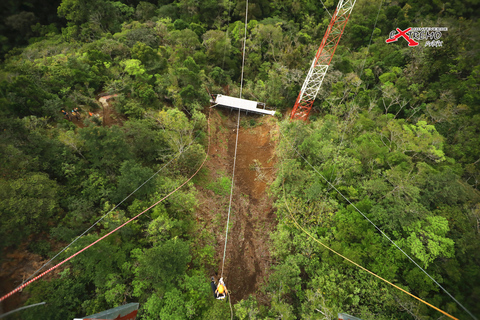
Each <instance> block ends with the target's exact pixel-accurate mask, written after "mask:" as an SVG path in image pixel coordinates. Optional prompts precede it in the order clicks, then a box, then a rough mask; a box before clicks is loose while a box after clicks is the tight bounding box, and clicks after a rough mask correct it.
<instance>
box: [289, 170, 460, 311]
mask: <svg viewBox="0 0 480 320" xmlns="http://www.w3.org/2000/svg"><path fill="white" fill-rule="evenodd" d="M282 170H283V166H282ZM282 185H283V198H284V200H285V206H286V208H287V211H288V212H289V214H290V217H291V218H292V220H293V222H294V224H295V226H296V227H297V229H299V230H301V231H303V232H304V233H305V234H307V235H308V236H309V237H310V238H312V239H313V240H314V241H315V242H317V243H319V244H320V245H322V246H323V247H324V248H326V249H328V250H330V251H331V252H333V253H335V254H336V255H338V256H340V257H342V258H343V259H345V260H347V261H348V262H350V263H352V264H353V265H355V266H357V267H359V268H360V269H362V270H364V271H366V272H368V273H370V274H371V275H373V276H375V277H377V278H378V279H380V280H382V281H384V282H386V283H388V284H389V285H391V286H393V287H394V288H396V289H398V290H400V291H402V292H404V293H406V294H408V295H409V296H411V297H413V298H415V299H417V300H418V301H420V302H422V303H424V304H426V305H427V306H429V307H431V308H433V309H435V310H437V311H439V312H441V313H443V314H444V315H446V316H447V317H449V318H451V319H455V320H458V318H455V317H454V316H452V315H450V314H448V313H446V312H445V311H443V310H441V309H439V308H437V307H435V306H434V305H432V304H430V303H428V302H426V301H425V300H422V299H420V298H419V297H417V296H415V295H413V294H411V293H410V292H408V291H406V290H404V289H402V288H400V287H399V286H397V285H395V284H393V283H391V282H390V281H388V280H386V279H384V278H382V277H380V276H379V275H377V274H376V273H373V272H372V271H370V270H368V269H367V268H365V267H362V266H361V265H359V264H358V263H356V262H354V261H352V260H350V259H348V258H347V257H345V256H343V255H342V254H340V253H338V252H337V251H335V250H333V249H332V248H330V247H328V246H327V245H325V244H324V243H322V242H321V241H320V240H318V239H317V238H315V237H314V236H313V235H312V234H310V233H309V232H308V231H307V230H305V229H304V228H303V227H302V226H301V225H300V224H299V223H298V222H297V220H296V219H295V217H294V216H293V213H292V211H291V210H290V208H289V206H288V202H287V197H286V194H285V185H284V181H283V182H282Z"/></svg>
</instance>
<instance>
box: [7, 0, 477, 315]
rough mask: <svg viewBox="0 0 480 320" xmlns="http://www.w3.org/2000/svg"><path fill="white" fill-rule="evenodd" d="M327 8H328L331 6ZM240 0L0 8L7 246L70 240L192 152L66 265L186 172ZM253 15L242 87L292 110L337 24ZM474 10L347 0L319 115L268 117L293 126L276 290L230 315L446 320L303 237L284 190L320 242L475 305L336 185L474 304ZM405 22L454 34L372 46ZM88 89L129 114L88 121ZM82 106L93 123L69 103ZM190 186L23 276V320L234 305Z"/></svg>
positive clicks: (311, 14) (235, 77) (235, 69)
mask: <svg viewBox="0 0 480 320" xmlns="http://www.w3.org/2000/svg"><path fill="white" fill-rule="evenodd" d="M323 2H324V4H325V6H326V8H327V9H328V10H329V11H330V12H333V11H334V9H335V6H336V1H333V0H326V1H323ZM245 5H246V2H245V1H244V0H235V1H233V0H222V1H218V0H204V1H193V0H173V1H171V0H158V1H136V0H121V1H109V0H61V1H51V2H48V4H45V2H43V1H37V0H26V1H22V2H17V1H13V0H9V1H3V3H2V6H3V7H2V10H1V11H0V12H1V14H0V15H1V17H2V19H1V20H2V24H1V25H0V46H1V47H0V53H1V61H2V62H1V69H0V106H1V109H0V150H1V151H0V155H1V156H0V162H1V163H0V172H1V175H0V218H1V220H0V221H1V223H0V235H1V236H0V247H1V248H3V251H2V256H1V257H2V259H4V258H5V256H4V254H5V252H6V251H8V250H14V249H15V248H18V247H20V246H21V245H22V244H25V243H28V246H27V250H29V251H30V252H33V253H37V254H40V255H42V256H43V257H45V258H49V257H52V256H53V255H54V254H55V253H56V250H54V248H53V247H52V245H51V244H52V243H56V242H58V243H68V242H70V241H71V240H73V239H74V238H75V237H76V236H77V235H79V234H80V233H81V232H83V231H84V230H85V229H86V228H87V227H88V226H90V224H91V223H93V222H94V221H96V220H97V219H98V217H100V216H102V215H103V214H105V213H106V212H108V211H109V210H111V209H112V208H113V207H114V205H115V204H117V203H119V202H120V201H121V200H122V199H123V198H124V197H125V196H127V195H128V194H129V193H130V192H131V191H132V190H133V189H134V188H135V187H136V186H138V185H140V184H141V183H142V182H143V181H145V180H146V179H147V178H148V177H150V176H151V175H152V174H153V173H154V172H156V171H158V170H159V169H160V168H161V167H162V166H163V165H165V164H166V163H167V162H168V161H169V160H171V159H172V158H173V157H174V156H175V155H176V154H178V153H179V152H180V151H183V150H186V151H185V152H184V153H183V154H182V155H181V156H180V158H179V159H178V161H175V162H173V164H172V165H169V166H168V168H167V169H165V170H162V171H160V173H159V174H158V175H157V176H156V177H155V178H154V179H152V180H151V181H150V182H149V183H147V185H145V186H144V188H142V189H141V190H140V191H139V192H137V193H136V194H135V196H134V197H132V198H129V199H128V200H127V201H125V202H124V203H122V205H121V206H120V207H118V208H117V209H116V210H115V211H114V212H112V214H110V215H109V216H107V218H106V219H104V220H103V221H102V222H101V223H100V224H99V225H98V226H97V227H96V228H95V229H93V230H92V232H90V233H89V234H88V235H87V236H85V237H83V238H82V239H81V240H79V241H78V242H76V243H75V245H74V246H73V247H72V248H70V249H69V250H67V251H66V252H65V253H64V254H62V255H61V256H60V257H59V258H60V259H61V258H64V257H66V256H67V255H69V254H71V253H73V252H75V250H79V249H80V248H82V247H83V246H84V245H86V244H88V243H90V242H92V241H94V240H96V239H98V238H99V237H101V236H102V235H103V234H105V233H107V232H108V231H110V230H112V229H113V228H114V227H116V226H118V225H119V224H121V223H123V222H125V221H126V220H128V219H129V218H131V217H133V216H134V215H136V214H137V213H138V212H140V211H141V210H143V209H145V208H147V207H148V206H149V205H150V204H151V203H153V202H155V201H156V199H158V198H159V197H160V196H162V195H165V194H167V193H168V192H169V191H171V190H172V189H173V188H174V187H176V186H177V185H179V184H180V183H181V182H183V181H184V180H185V179H186V178H187V177H189V176H190V175H191V174H192V173H193V172H194V170H195V169H196V167H197V166H198V165H199V164H200V162H201V161H202V160H203V158H204V157H205V146H206V144H207V139H206V137H207V133H206V114H205V113H204V107H205V106H207V105H208V102H209V96H208V94H207V92H206V90H205V87H208V88H210V89H211V91H212V92H223V90H224V88H226V87H227V86H228V88H229V90H230V94H231V95H236V94H237V93H238V92H239V81H240V72H241V60H242V53H241V52H242V41H243V30H244V23H243V21H244V15H245V13H244V12H245ZM380 5H381V7H380ZM379 7H380V10H379ZM378 10H379V11H378ZM248 12H249V13H248V21H249V22H248V36H247V41H246V56H245V63H246V65H245V86H244V95H245V97H246V98H251V99H255V100H259V101H264V102H266V103H267V105H269V106H270V107H273V108H276V109H277V110H278V111H279V113H283V114H284V115H286V114H287V110H288V109H289V108H291V107H292V106H293V104H294V102H295V99H296V97H297V94H298V92H299V90H300V87H301V85H302V83H303V80H304V77H305V73H306V71H307V70H308V68H309V67H310V64H311V60H312V58H313V56H314V54H315V52H316V50H317V48H318V45H319V44H320V42H321V40H322V38H323V35H324V32H325V30H326V27H327V25H328V23H329V20H330V17H329V15H328V13H327V12H326V10H325V9H324V7H323V6H322V5H321V3H320V2H319V1H312V0H271V1H267V0H251V1H249V11H248ZM479 13H480V4H479V3H478V1H474V0H466V1H460V0H452V1H449V2H440V1H436V0H427V1H419V0H408V1H407V0H399V1H392V0H386V1H379V0H375V1H363V0H357V3H356V5H355V8H354V10H353V13H352V15H351V18H350V21H349V22H348V24H347V27H346V29H345V33H344V35H343V37H342V39H341V42H340V46H339V47H338V48H337V51H336V54H335V56H334V58H333V61H332V64H331V66H330V70H329V71H328V74H327V76H326V78H325V82H324V85H323V87H322V89H321V91H320V92H319V96H318V97H317V100H316V102H315V104H314V112H313V113H312V115H311V117H310V121H309V122H308V123H303V122H297V121H294V122H290V121H289V120H285V117H283V118H282V117H281V116H279V124H280V130H281V131H282V133H283V135H284V136H282V135H281V138H280V141H279V144H278V150H277V155H278V159H279V162H278V164H277V179H276V181H275V182H274V183H273V184H272V185H271V186H270V192H271V193H272V194H273V195H275V196H276V203H275V205H276V210H277V211H276V213H277V216H278V225H277V228H276V231H275V232H274V233H273V234H272V236H271V240H272V244H271V251H272V255H273V257H274V267H273V269H272V270H271V273H270V277H269V279H268V281H267V282H266V283H265V286H264V288H263V289H262V290H264V292H265V293H266V294H267V295H268V296H269V297H270V301H269V303H268V304H262V303H259V302H258V301H257V300H256V299H255V297H253V296H251V297H249V298H248V299H244V300H242V301H240V302H238V303H237V304H235V305H234V306H233V308H234V314H235V318H236V319H320V318H325V319H335V318H336V314H337V312H345V313H349V314H351V315H354V316H357V317H360V318H362V319H437V318H439V316H440V314H438V313H437V312H436V311H434V310H432V309H430V308H428V307H426V306H424V305H422V304H420V303H418V302H416V301H415V300H412V299H411V298H409V297H407V296H405V295H404V294H402V293H400V292H398V291H396V290H395V289H393V288H391V287H389V286H387V285H385V284H383V283H381V282H379V281H377V280H375V279H374V278H372V277H371V276H369V275H368V274H366V273H364V272H362V271H359V270H358V269H357V268H355V267H354V266H352V265H350V264H348V263H347V262H344V261H343V260H342V259H340V258H338V257H337V256H334V255H333V254H331V253H329V252H328V251H326V250H325V249H323V248H322V247H321V246H319V245H318V244H317V243H315V242H313V241H312V240H311V239H310V238H308V237H307V236H306V235H305V234H304V233H303V232H302V231H299V230H298V229H297V228H296V227H295V226H294V224H293V223H292V216H291V215H290V213H289V211H287V208H286V203H288V206H289V208H290V209H291V212H292V214H293V218H295V219H296V220H297V221H298V222H299V224H301V225H302V226H304V227H305V228H307V229H308V230H309V231H310V232H312V233H313V234H314V235H315V236H316V237H317V238H318V239H320V240H321V241H323V242H324V243H326V244H327V245H329V246H331V247H332V248H333V249H335V250H337V251H339V252H340V253H342V254H343V255H345V256H347V257H349V258H351V259H353V260H355V261H356V262H358V263H360V264H362V265H363V266H365V267H367V268H368V269H370V270H372V271H374V272H376V273H378V274H379V275H380V276H382V277H385V278H387V279H389V280H390V281H392V282H394V283H396V284H397V285H399V286H401V287H403V288H405V289H407V290H408V291H410V292H412V293H413V294H415V295H418V296H419V297H421V298H423V299H426V300H428V301H429V302H431V303H433V304H434V305H436V306H438V307H440V308H442V309H444V310H445V311H447V312H449V313H451V314H453V315H455V316H457V317H459V318H460V319H470V317H469V316H468V314H467V313H465V312H464V311H463V310H462V309H461V308H460V307H459V306H458V305H457V304H456V303H455V302H454V301H453V300H451V299H450V297H448V296H447V295H446V294H445V293H444V292H443V291H441V290H440V289H439V288H438V287H437V286H436V285H435V284H433V283H432V281H430V280H429V279H428V278H427V277H426V276H425V275H424V274H423V273H422V272H421V271H420V270H419V269H418V268H416V267H415V266H414V265H413V264H412V263H411V262H410V261H409V260H408V259H407V258H406V257H405V256H404V255H403V254H402V253H401V252H399V251H398V250H397V249H395V248H394V246H393V245H392V244H391V243H389V242H388V241H387V240H386V239H385V238H384V237H382V235H381V234H380V233H379V232H378V231H376V230H375V228H374V227H373V226H372V225H371V224H370V223H369V222H368V221H367V220H366V219H364V218H363V217H362V216H361V215H360V214H359V213H358V212H357V211H356V210H355V209H354V208H353V207H352V205H351V204H349V203H348V202H347V201H345V199H344V198H343V197H342V196H340V195H339V193H337V191H336V190H335V189H334V188H333V187H332V186H335V188H336V189H338V190H339V191H341V192H342V194H344V195H345V196H346V197H347V198H348V199H349V200H350V201H351V202H352V203H353V204H354V205H355V206H356V207H357V208H359V209H360V210H361V211H362V212H363V213H364V214H365V215H366V216H367V217H368V218H369V219H370V220H371V221H372V222H374V223H375V224H376V225H377V226H379V227H380V228H381V229H382V230H383V231H384V232H385V233H386V234H388V236H389V237H390V238H391V239H392V240H394V241H395V242H396V243H397V244H398V245H399V246H400V247H402V248H403V249H404V250H405V251H406V252H407V253H408V254H409V255H411V256H412V257H413V258H414V259H415V261H416V262H417V263H418V264H419V265H421V266H422V267H423V268H424V269H425V270H426V271H427V272H429V273H430V274H431V275H432V276H433V277H434V278H435V279H436V280H437V281H438V282H439V283H441V284H442V286H443V287H445V288H446V289H447V290H448V291H449V292H450V293H451V294H452V295H453V296H455V297H456V299H458V300H459V301H460V302H462V304H464V306H465V307H467V308H468V309H469V310H470V311H471V312H472V313H473V314H476V315H479V314H480V235H479V233H480V193H479V187H480V147H479V146H480V87H479V86H480V65H479V63H478V62H479V61H480V59H479V58H480V33H479V32H478V30H480V22H479V20H478V18H479ZM416 26H432V27H437V26H438V27H447V28H448V31H447V32H443V33H442V37H441V39H440V40H441V41H442V42H443V43H442V46H441V47H425V46H424V42H421V45H420V46H418V47H408V46H407V43H406V42H405V41H404V40H403V39H400V40H399V41H398V42H397V43H390V44H386V43H385V40H386V39H387V38H388V35H389V33H390V32H391V31H392V30H395V28H397V27H398V28H401V29H402V30H403V29H404V28H407V27H416ZM101 93H107V94H118V95H119V96H118V97H117V98H116V100H115V104H114V105H115V111H116V112H115V116H116V117H118V118H119V121H118V122H119V123H120V122H121V123H122V125H121V126H120V125H118V124H114V125H110V126H104V125H102V121H101V119H99V118H96V117H89V118H88V119H87V117H86V115H87V114H88V112H92V113H95V112H97V111H98V110H99V108H100V106H99V105H98V103H97V98H98V95H99V94H101ZM74 108H79V110H80V112H81V115H82V120H84V121H83V123H84V125H82V126H78V125H76V124H75V123H74V122H72V121H71V120H69V119H66V118H65V117H64V116H63V114H62V113H61V110H67V111H70V110H73V109H74ZM120 120H121V121H120ZM292 146H294V147H295V148H296V149H297V150H298V152H299V153H297V152H296V151H295V150H294V149H293V148H292ZM300 155H301V156H300ZM307 161H308V163H307ZM310 164H311V166H310ZM317 171H318V172H319V173H320V174H321V175H323V176H324V177H326V179H327V180H328V181H329V182H330V183H327V182H326V181H325V180H324V179H323V178H322V177H321V176H320V175H319V174H318V173H317ZM196 192H197V191H196V189H195V187H194V185H192V184H189V185H188V187H186V188H184V189H181V190H180V191H179V192H177V194H176V196H175V197H171V198H169V199H168V200H167V201H166V202H164V203H162V204H160V205H159V206H157V207H156V208H155V209H154V210H152V211H151V212H150V213H149V214H147V215H145V216H142V217H141V218H140V219H139V220H138V221H135V222H133V223H131V224H129V225H128V226H127V227H125V228H123V229H122V230H121V231H120V232H117V233H116V234H114V235H112V236H110V237H109V238H107V240H105V241H102V242H100V243H99V244H98V245H97V248H96V250H90V251H86V252H85V253H83V254H81V255H79V256H78V257H76V258H75V263H74V264H71V265H68V266H67V267H66V268H64V269H63V270H62V272H61V273H60V274H58V275H56V276H55V277H53V278H52V279H50V280H48V281H38V282H35V283H33V284H32V285H31V286H29V287H28V289H26V290H27V292H28V293H29V294H30V296H31V298H30V299H29V301H27V304H31V303H35V302H41V301H46V302H47V305H46V306H45V308H41V309H37V310H26V311H24V312H22V314H21V315H17V316H16V317H17V318H21V319H52V320H53V319H73V318H74V317H79V316H85V315H88V314H93V313H96V312H99V311H102V310H105V309H108V308H112V307H116V306H118V305H120V304H122V303H124V302H140V305H141V309H140V312H139V319H211V318H213V317H217V318H228V317H229V316H230V309H229V307H228V304H224V303H218V302H217V301H215V300H213V299H212V298H211V291H210V287H209V284H208V281H209V279H208V276H209V275H208V273H207V270H208V269H209V268H211V267H212V266H214V265H215V261H214V259H213V254H214V250H215V248H214V245H215V244H214V243H213V242H212V236H211V235H210V234H207V233H206V232H203V231H202V230H199V229H198V226H197V225H196V223H195V220H194V219H192V218H191V217H192V213H193V212H194V210H195V208H196V205H197V200H196ZM32 240H34V241H32ZM12 319H15V316H12Z"/></svg>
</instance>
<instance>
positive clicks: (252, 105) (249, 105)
mask: <svg viewBox="0 0 480 320" xmlns="http://www.w3.org/2000/svg"><path fill="white" fill-rule="evenodd" d="M215 103H216V104H218V105H221V106H225V107H230V108H237V109H240V110H245V111H250V112H256V113H262V114H269V115H271V116H273V115H274V114H275V111H272V110H265V109H260V108H257V106H258V102H257V101H252V100H247V99H240V98H234V97H230V96H224V95H221V94H218V95H217V98H216V99H215Z"/></svg>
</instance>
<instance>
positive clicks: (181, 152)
mask: <svg viewBox="0 0 480 320" xmlns="http://www.w3.org/2000/svg"><path fill="white" fill-rule="evenodd" d="M199 135H200V134H197V136H196V137H195V138H194V139H193V140H192V141H191V142H190V143H189V144H188V146H187V147H186V148H185V149H183V150H182V151H180V152H179V153H177V155H176V156H175V157H173V158H172V159H170V161H168V162H167V163H166V164H165V165H164V166H162V167H161V168H160V169H159V170H158V171H157V172H155V173H154V174H153V175H152V176H151V177H150V178H148V179H147V180H146V181H145V182H143V183H142V184H141V185H140V186H139V187H138V188H136V189H135V190H134V191H133V192H132V193H130V194H129V195H128V196H127V197H125V199H123V200H122V201H120V203H119V204H117V205H116V206H115V207H114V208H113V209H111V210H110V211H108V212H107V213H105V214H104V215H103V216H102V217H100V219H98V220H97V221H95V223H94V224H92V225H91V226H90V227H89V228H88V229H87V230H85V231H84V232H83V233H82V234H81V235H79V236H78V237H76V238H75V240H73V241H72V242H70V243H69V244H68V245H67V246H66V247H64V248H63V249H62V250H61V251H60V252H58V253H57V254H56V255H55V256H54V257H53V258H51V259H50V260H49V261H47V262H46V263H45V264H43V265H42V266H41V267H40V268H38V269H37V270H36V271H35V272H34V273H33V274H32V275H30V277H28V278H27V279H26V280H24V281H23V282H22V285H23V284H24V283H26V282H28V281H29V280H30V279H32V278H33V277H34V276H35V275H36V274H37V273H39V272H40V270H42V269H43V268H45V267H46V266H47V265H49V264H50V263H51V262H52V261H53V260H55V259H56V258H57V257H58V256H59V255H60V254H62V253H63V252H64V251H65V250H67V249H68V248H69V247H70V246H71V245H72V244H74V243H75V242H77V240H78V239H80V238H81V237H83V236H84V235H85V234H86V233H87V232H88V231H90V230H91V229H92V228H93V227H95V226H96V225H97V224H98V223H99V222H100V221H102V220H103V219H105V217H106V216H108V215H109V214H110V213H111V212H112V211H113V210H115V209H117V208H118V207H119V206H120V205H121V204H122V203H123V202H125V201H126V200H127V199H128V198H130V197H131V196H132V195H133V194H134V193H135V192H137V191H138V190H139V189H140V188H142V187H143V186H144V185H145V184H147V183H148V182H149V181H150V180H152V179H153V178H154V177H155V176H156V175H158V174H159V173H160V172H161V171H162V170H163V169H164V168H165V167H166V166H168V165H169V164H170V163H171V162H172V161H173V160H175V159H177V158H178V157H179V156H180V155H182V154H183V153H184V152H186V151H187V150H188V149H189V148H190V147H191V146H192V144H193V142H195V140H196V139H197V138H198V137H199Z"/></svg>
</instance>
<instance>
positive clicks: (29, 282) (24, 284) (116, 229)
mask: <svg viewBox="0 0 480 320" xmlns="http://www.w3.org/2000/svg"><path fill="white" fill-rule="evenodd" d="M207 126H208V146H207V153H206V154H205V159H203V162H202V164H201V165H200V166H199V167H198V169H197V171H196V172H195V173H194V174H193V175H192V176H191V177H190V178H188V179H187V180H186V181H185V182H183V183H182V184H181V185H180V186H179V187H177V188H176V189H175V190H173V191H172V192H170V193H169V194H167V195H166V196H165V197H163V198H162V199H160V200H159V201H157V202H155V203H154V204H153V205H151V206H150V207H148V208H147V209H145V210H144V211H142V212H140V213H139V214H137V215H136V216H135V217H133V218H131V219H130V220H128V221H127V222H125V223H123V224H122V225H120V226H118V227H117V228H115V229H113V230H112V231H110V232H109V233H107V234H105V235H104V236H102V237H101V238H99V239H97V240H96V241H94V242H92V243H91V244H89V245H88V246H86V247H84V248H83V249H81V250H80V251H78V252H76V253H74V254H72V255H71V256H70V257H68V258H66V259H65V260H63V261H62V262H60V263H58V264H56V265H55V266H53V267H51V268H50V269H48V270H46V271H44V272H43V273H41V274H40V275H38V276H36V277H35V278H33V279H30V280H29V281H27V282H25V283H23V284H22V285H21V286H19V287H17V288H16V289H14V290H12V291H11V292H9V293H7V294H6V295H4V296H3V297H1V298H0V302H1V301H3V300H5V299H6V298H8V297H10V296H11V295H13V294H14V293H16V292H18V291H20V290H22V289H23V288H25V287H26V286H28V285H29V284H31V283H32V282H34V281H36V280H38V279H40V278H42V277H43V276H45V275H46V274H48V273H50V272H51V271H53V270H55V269H57V268H58V267H60V266H61V265H63V264H64V263H65V262H67V261H69V260H71V259H72V258H74V257H76V256H77V255H79V254H80V253H82V252H83V251H85V250H87V249H88V248H90V247H92V246H93V245H95V244H96V243H98V242H100V241H102V240H103V239H105V238H106V237H108V236H109V235H111V234H112V233H114V232H116V231H118V230H120V229H121V228H123V227H124V226H126V225H127V224H129V223H130V222H132V221H133V220H135V219H137V218H138V217H140V216H141V215H142V214H144V213H145V212H147V211H149V210H150V209H152V208H153V207H155V206H157V205H158V204H159V203H160V202H162V201H163V200H165V199H167V198H168V197H170V196H171V195H172V194H174V193H175V192H177V191H178V190H179V189H180V188H182V187H183V186H184V185H185V184H187V183H188V182H189V181H190V180H191V179H192V178H193V177H195V176H196V175H197V173H198V172H199V171H200V170H201V169H202V167H203V165H204V164H205V162H206V161H207V158H208V153H209V151H210V116H209V117H208V121H207Z"/></svg>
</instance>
